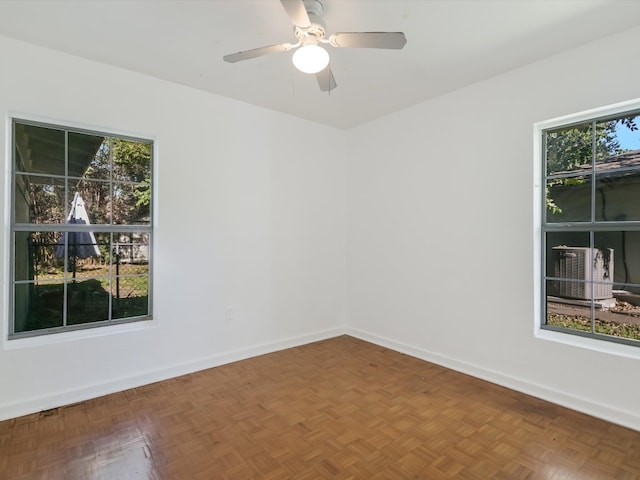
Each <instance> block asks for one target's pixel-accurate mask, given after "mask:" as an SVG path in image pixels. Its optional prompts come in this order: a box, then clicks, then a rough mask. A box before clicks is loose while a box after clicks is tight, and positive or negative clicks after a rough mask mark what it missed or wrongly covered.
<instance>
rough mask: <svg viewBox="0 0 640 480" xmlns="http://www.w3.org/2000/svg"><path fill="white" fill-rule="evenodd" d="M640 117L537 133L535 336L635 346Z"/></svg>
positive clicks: (639, 292)
mask: <svg viewBox="0 0 640 480" xmlns="http://www.w3.org/2000/svg"><path fill="white" fill-rule="evenodd" d="M639 128H640V111H626V112H623V113H618V114H615V115H608V116H606V117H600V118H591V119H587V120H583V121H580V122H578V123H571V124H563V125H557V126H553V127H551V128H547V129H544V130H542V145H543V149H542V155H543V157H544V158H543V160H544V161H543V162H542V164H543V169H544V170H543V173H542V178H543V180H544V184H543V188H542V189H541V191H542V196H543V205H542V206H541V212H542V219H541V224H542V241H541V245H542V271H543V285H542V292H543V295H542V298H543V306H542V307H543V308H542V311H543V312H544V313H543V319H542V325H541V328H543V329H548V330H555V331H561V332H566V333H571V334H576V335H583V336H588V337H592V338H597V339H602V340H609V341H614V342H621V343H628V344H633V345H637V346H640V130H638V129H639Z"/></svg>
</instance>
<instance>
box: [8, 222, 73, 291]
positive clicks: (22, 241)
mask: <svg viewBox="0 0 640 480" xmlns="http://www.w3.org/2000/svg"><path fill="white" fill-rule="evenodd" d="M59 242H60V234H59V233H57V232H16V233H15V244H14V265H15V267H14V268H15V274H14V275H15V280H17V281H25V280H36V281H42V280H51V279H52V278H62V276H63V271H62V269H63V262H64V259H63V258H64V256H63V254H62V251H59V244H60V243H59ZM58 254H60V255H58Z"/></svg>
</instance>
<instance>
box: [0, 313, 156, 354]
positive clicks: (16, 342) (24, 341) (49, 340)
mask: <svg viewBox="0 0 640 480" xmlns="http://www.w3.org/2000/svg"><path fill="white" fill-rule="evenodd" d="M154 326H155V322H154V320H153V319H149V320H140V321H137V322H129V323H121V324H117V325H105V326H103V327H96V328H86V329H81V330H73V331H69V332H60V333H55V334H50V335H38V336H34V337H24V338H11V339H8V338H6V337H5V339H4V342H3V343H4V345H3V347H4V350H15V349H21V348H32V347H40V346H45V345H55V344H58V343H65V342H72V341H77V340H86V339H91V338H98V337H106V336H110V335H120V334H123V333H131V332H136V331H141V330H148V329H150V328H153V327H154Z"/></svg>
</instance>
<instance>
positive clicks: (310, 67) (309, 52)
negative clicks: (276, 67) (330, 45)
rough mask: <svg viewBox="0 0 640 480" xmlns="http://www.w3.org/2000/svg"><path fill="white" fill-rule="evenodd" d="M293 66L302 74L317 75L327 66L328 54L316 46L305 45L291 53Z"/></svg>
mask: <svg viewBox="0 0 640 480" xmlns="http://www.w3.org/2000/svg"><path fill="white" fill-rule="evenodd" d="M291 60H293V64H294V65H295V67H296V68H297V69H298V70H300V71H301V72H304V73H318V72H320V71H322V70H324V69H325V68H326V66H327V65H329V53H328V52H327V51H326V50H325V49H324V48H322V47H319V46H318V45H305V46H303V47H300V48H299V49H298V50H296V51H295V52H294V53H293V57H292V58H291Z"/></svg>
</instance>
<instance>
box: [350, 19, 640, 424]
mask: <svg viewBox="0 0 640 480" xmlns="http://www.w3.org/2000/svg"><path fill="white" fill-rule="evenodd" d="M639 44H640V29H635V30H632V31H628V32H626V33H623V34H620V35H618V36H616V37H611V38H608V39H605V40H602V41H598V42H597V43H593V44H590V45H585V46H584V47H582V48H579V49H577V50H574V51H571V52H568V53H564V54H560V55H558V56H555V57H553V58H549V59H547V60H545V61H541V62H539V63H536V64H533V65H530V66H528V67H527V68H523V69H520V70H517V71H513V72H511V73H509V74H506V75H502V76H500V77H496V78H494V79H491V80H489V81H486V82H483V83H479V84H476V85H473V86H471V87H468V88H465V89H463V90H460V91H457V92H455V93H452V94H450V95H446V96H442V97H440V98H436V99H435V100H433V101H429V102H426V103H424V104H421V105H417V106H414V107H412V108H410V109H408V110H405V111H402V112H400V113H397V114H394V115H391V116H387V117H385V118H382V119H380V120H379V121H376V122H373V123H370V124H367V125H364V126H361V127H359V128H357V129H355V130H353V131H351V132H350V138H349V158H350V161H349V167H348V181H347V186H348V189H347V191H348V206H349V219H348V221H349V234H348V239H349V282H348V290H347V297H348V299H349V317H350V321H349V326H350V332H351V333H352V334H354V335H356V336H360V337H362V338H365V339H368V340H372V341H375V342H378V343H380V344H383V345H387V346H390V347H392V348H396V349H398V350H401V351H405V352H407V353H411V354H414V355H417V356H419V357H422V358H426V359H431V360H434V361H436V362H439V363H442V364H445V365H448V366H451V367H454V368H457V369H460V370H463V371H466V372H470V373H472V374H474V375H477V376H480V377H483V378H487V379H490V380H492V381H495V382H497V383H502V384H504V385H508V386H512V387H515V388H518V389H520V390H523V391H525V392H530V393H534V394H535V395H538V396H541V397H544V398H548V399H551V400H553V401H556V402H558V403H561V404H565V405H568V406H570V407H573V408H576V409H578V410H582V411H585V412H590V413H592V414H595V415H598V416H601V417H604V418H608V419H611V420H613V421H616V422H619V423H623V424H626V425H629V426H632V427H634V428H636V429H640V382H638V381H637V378H638V371H639V369H640V352H638V349H637V347H626V348H617V351H618V354H610V353H604V352H596V351H593V350H590V349H587V348H582V347H576V346H569V345H564V344H560V343H555V342H552V341H549V340H542V339H540V338H534V322H535V320H534V293H533V292H534V288H535V287H536V284H535V282H534V272H533V269H534V262H533V255H534V240H533V231H534V228H533V224H534V217H533V196H534V195H533V172H534V168H533V152H532V145H533V124H534V123H535V122H537V121H542V120H546V119H550V118H554V117H557V116H561V115H566V114H571V113H574V112H579V111H582V110H586V109H591V108H595V107H600V106H603V105H608V104H612V103H617V102H621V101H626V100H630V99H634V98H636V97H640V88H639V87H640V64H638V62H637V61H635V59H636V58H637V53H638V47H637V46H638V45H639ZM570 338H575V337H570ZM601 343H602V342H601ZM625 355H628V356H625Z"/></svg>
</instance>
